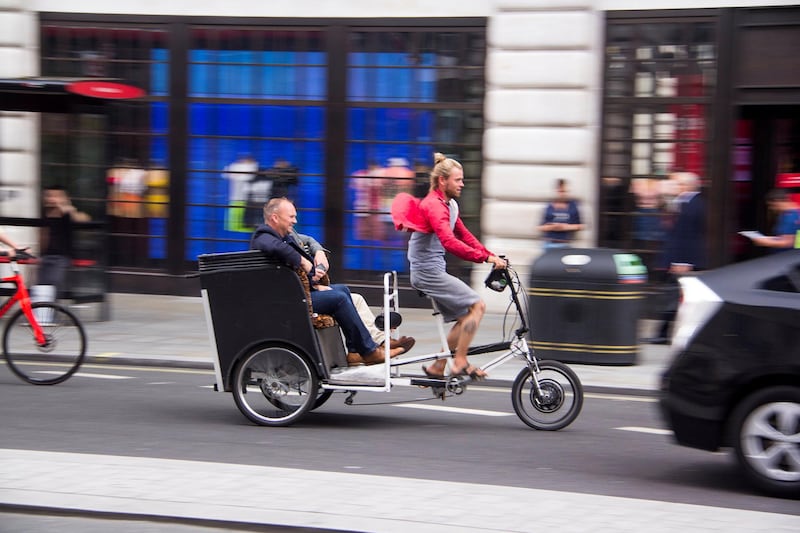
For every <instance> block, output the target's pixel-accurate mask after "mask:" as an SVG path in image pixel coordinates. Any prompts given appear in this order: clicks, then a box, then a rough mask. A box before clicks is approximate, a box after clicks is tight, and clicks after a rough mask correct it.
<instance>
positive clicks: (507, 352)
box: [322, 270, 539, 394]
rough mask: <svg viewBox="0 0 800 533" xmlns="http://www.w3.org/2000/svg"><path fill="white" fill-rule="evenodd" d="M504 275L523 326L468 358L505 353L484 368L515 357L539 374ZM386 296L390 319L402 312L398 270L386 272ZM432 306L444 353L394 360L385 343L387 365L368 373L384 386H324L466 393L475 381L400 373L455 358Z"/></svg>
mask: <svg viewBox="0 0 800 533" xmlns="http://www.w3.org/2000/svg"><path fill="white" fill-rule="evenodd" d="M503 275H504V277H505V279H506V283H507V285H508V287H509V290H511V298H512V301H513V303H514V307H515V310H516V312H517V315H518V316H519V318H520V322H521V325H520V327H518V328H517V329H516V330H515V331H514V337H513V338H512V339H511V340H510V341H502V342H497V343H492V344H485V345H480V346H471V347H470V348H469V349H468V351H467V355H478V354H486V353H493V352H503V353H502V354H500V355H499V356H497V357H495V358H494V359H492V360H491V361H489V362H488V363H486V364H484V365H483V366H481V367H480V369H481V370H483V371H484V372H487V373H488V372H489V371H490V370H492V369H493V368H496V367H498V366H500V365H502V364H504V363H506V362H507V361H509V360H511V359H512V358H519V359H522V360H524V361H525V363H526V365H527V366H528V368H529V369H530V371H531V373H532V374H534V375H537V374H538V373H539V367H538V362H537V359H536V357H535V356H534V354H533V350H532V348H531V347H530V346H529V344H528V341H527V339H526V338H525V335H526V334H527V332H528V326H527V323H526V320H525V314H524V312H523V310H522V306H521V304H520V301H519V297H518V295H517V290H516V288H515V286H514V283H513V280H512V278H511V275H510V273H509V272H508V270H504V271H503ZM383 293H384V294H383V316H384V317H389V316H390V313H391V312H399V291H398V282H397V272H396V271H392V272H386V273H385V274H384V276H383ZM431 304H432V307H433V316H434V317H435V320H436V325H437V329H438V333H439V339H440V341H441V346H442V350H441V351H439V352H434V353H427V354H420V355H413V356H400V357H397V358H391V357H390V353H389V351H390V347H389V343H388V342H385V343H384V349H385V350H386V351H385V358H384V359H385V362H384V364H382V365H375V366H374V367H368V368H370V369H375V370H372V371H370V370H366V372H374V374H375V378H376V379H379V378H378V372H380V373H381V377H382V381H383V384H382V385H380V384H375V385H372V384H371V385H365V386H359V385H354V384H348V385H337V384H330V383H324V384H322V388H323V389H331V390H346V391H351V392H355V391H360V390H369V391H373V392H388V391H390V390H391V389H392V387H393V386H395V385H404V386H432V387H445V388H447V389H448V390H450V391H451V392H455V393H456V394H460V393H461V392H463V385H464V384H466V383H467V382H469V381H471V378H470V377H469V376H459V377H457V378H454V377H448V378H444V379H436V378H428V377H416V376H402V375H401V373H400V369H401V367H403V366H405V365H409V364H414V363H422V362H426V361H437V360H440V359H447V358H450V357H452V356H453V353H452V352H451V351H450V350H449V349H447V333H446V332H445V324H444V319H443V317H442V314H441V312H440V311H439V309H438V308H437V307H436V302H434V301H433V300H431ZM390 328H391V326H390V321H389V320H384V335H385V338H386V339H390V338H391V329H390ZM357 368H358V367H357ZM348 371H350V372H354V371H353V370H352V369H348ZM348 371H345V372H348ZM359 371H360V372H364V370H357V371H355V372H359ZM534 383H535V385H534V387H535V388H536V389H537V393H538V392H539V390H538V382H536V380H534Z"/></svg>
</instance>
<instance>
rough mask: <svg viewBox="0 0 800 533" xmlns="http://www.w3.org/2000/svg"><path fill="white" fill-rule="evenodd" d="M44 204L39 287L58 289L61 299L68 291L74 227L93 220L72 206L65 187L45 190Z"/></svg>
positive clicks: (55, 186)
mask: <svg viewBox="0 0 800 533" xmlns="http://www.w3.org/2000/svg"><path fill="white" fill-rule="evenodd" d="M42 200H43V210H42V232H41V250H42V251H41V257H40V258H39V273H38V277H37V284H38V285H52V286H54V287H55V291H56V294H55V296H56V297H58V296H59V295H60V294H63V292H64V290H65V289H66V282H67V273H68V272H69V268H70V265H71V263H72V255H73V240H74V233H75V230H74V225H75V223H81V222H88V221H89V220H90V217H89V215H87V214H86V213H83V212H81V211H78V209H77V208H76V207H75V206H74V205H72V200H70V197H69V194H68V193H67V190H66V189H65V188H64V187H62V186H61V185H52V186H50V187H45V189H44V192H43V196H42Z"/></svg>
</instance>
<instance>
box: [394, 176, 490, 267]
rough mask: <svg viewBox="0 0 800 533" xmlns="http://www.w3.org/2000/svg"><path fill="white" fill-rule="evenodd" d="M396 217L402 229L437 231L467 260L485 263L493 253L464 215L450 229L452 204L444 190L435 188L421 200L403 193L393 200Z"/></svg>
mask: <svg viewBox="0 0 800 533" xmlns="http://www.w3.org/2000/svg"><path fill="white" fill-rule="evenodd" d="M392 219H393V220H394V224H395V227H396V228H397V229H398V230H407V231H419V232H421V233H435V234H436V236H437V237H438V238H439V241H441V243H442V246H443V247H444V249H445V250H447V251H448V252H450V253H451V254H453V255H455V256H456V257H458V258H460V259H464V260H465V261H472V262H473V263H483V262H484V261H486V259H487V258H488V257H489V256H490V255H491V252H489V250H487V249H486V248H485V247H484V246H483V245H482V244H481V243H480V241H479V240H478V239H477V238H475V236H474V235H473V234H472V233H470V231H469V230H468V229H467V227H466V226H465V225H464V223H463V222H462V221H461V217H458V218H457V219H456V223H455V226H454V227H453V228H452V229H450V206H449V205H448V201H447V199H446V198H445V196H444V193H442V192H441V191H438V190H436V191H431V192H429V193H428V195H427V196H426V197H425V198H423V199H422V201H420V200H419V199H417V198H414V197H413V196H411V195H410V194H408V193H401V194H398V195H397V197H395V199H394V201H393V202H392Z"/></svg>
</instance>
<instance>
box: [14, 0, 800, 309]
mask: <svg viewBox="0 0 800 533" xmlns="http://www.w3.org/2000/svg"><path fill="white" fill-rule="evenodd" d="M106 4H107V3H104V2H99V1H94V0H75V1H73V2H70V3H69V5H68V6H66V5H64V4H63V3H62V2H58V1H55V0H33V1H22V0H0V28H2V29H3V31H0V56H2V58H3V61H0V77H3V78H16V77H22V76H39V75H40V76H59V77H74V76H80V77H87V76H88V77H91V76H100V77H114V78H122V79H125V80H126V81H128V82H130V83H132V84H135V85H138V86H140V87H142V88H143V89H145V90H146V91H147V93H148V95H147V97H146V98H144V99H143V100H141V101H136V102H131V103H124V104H115V105H114V106H111V107H110V110H109V112H108V113H107V114H103V115H98V114H93V113H79V114H76V115H74V116H72V115H69V116H64V115H59V114H54V113H43V114H41V115H28V114H23V113H3V114H2V115H1V116H2V119H0V193H2V194H3V195H4V196H2V198H0V200H2V201H0V217H25V216H30V214H31V213H36V212H37V209H38V191H39V188H40V187H41V185H42V184H48V183H53V182H60V183H64V184H66V185H68V187H69V188H70V189H71V192H72V193H73V196H74V197H75V198H76V203H78V205H79V207H81V208H83V209H84V210H87V211H89V212H90V213H91V214H92V215H93V217H94V218H96V219H102V220H104V221H106V222H107V228H108V231H109V232H110V235H111V238H110V240H109V243H110V245H109V249H108V253H109V262H110V266H111V270H112V272H113V275H114V286H115V288H117V290H128V289H130V290H145V291H146V290H152V291H159V292H165V291H168V292H181V290H184V289H181V287H185V288H186V289H185V290H191V289H190V288H191V287H192V286H191V284H190V283H184V282H182V279H183V275H184V274H185V273H187V272H191V271H192V270H194V268H195V264H196V257H197V255H199V254H202V253H210V252H220V251H229V250H235V249H243V248H246V247H247V239H248V237H249V232H250V231H251V228H252V227H253V224H255V223H256V222H257V221H258V219H259V212H258V205H259V204H260V203H261V202H263V199H264V198H267V197H269V196H270V195H274V194H286V195H288V196H290V197H292V198H293V199H295V201H296V203H297V205H298V211H299V213H300V224H299V227H300V229H301V230H303V231H306V232H308V233H311V234H314V235H315V236H317V237H318V238H320V239H321V240H323V242H325V244H326V245H327V246H328V247H329V248H331V249H332V250H333V251H334V252H335V253H334V254H333V255H332V262H333V266H334V268H335V269H336V272H338V273H339V275H338V276H337V280H339V281H346V282H348V283H351V284H361V285H364V286H370V285H377V284H378V283H379V280H380V276H381V273H382V272H383V271H385V270H388V269H396V270H398V271H400V272H401V273H403V272H405V271H406V269H407V266H406V262H405V259H404V253H405V239H406V238H407V236H406V235H403V234H398V233H397V232H394V231H393V229H392V227H391V224H390V221H389V217H388V205H389V202H390V201H391V198H392V197H393V196H394V195H395V194H397V193H398V192H401V191H408V192H413V193H417V194H421V193H423V192H424V191H425V189H426V171H427V168H428V167H429V166H430V164H431V163H432V153H433V152H434V151H440V152H444V153H447V154H451V155H453V156H454V157H456V158H457V159H459V160H460V161H462V163H464V166H465V175H466V177H467V187H466V189H465V192H464V197H463V199H462V201H461V209H462V216H463V217H464V218H465V220H466V221H467V224H468V226H469V227H470V228H471V229H472V230H473V231H474V232H475V233H477V234H479V235H480V237H481V238H482V240H484V241H485V242H486V243H487V245H488V246H489V248H490V249H492V250H494V251H497V252H499V253H505V254H507V255H508V256H509V257H510V258H511V259H512V261H513V262H514V264H515V265H516V266H517V267H518V268H519V270H520V272H521V274H522V275H523V276H527V268H528V266H529V265H530V264H531V262H532V261H533V260H535V258H536V257H538V255H539V254H541V245H542V241H541V238H540V237H541V236H540V235H539V234H538V232H537V230H536V226H537V225H539V223H540V220H541V217H542V212H543V209H544V206H545V205H546V202H547V201H548V200H549V199H550V198H551V197H552V195H553V191H554V183H555V181H556V179H559V178H564V179H566V180H567V181H568V183H569V185H570V190H571V192H572V194H573V195H574V196H575V197H576V199H577V200H578V201H579V202H580V209H581V214H582V216H583V219H584V221H585V222H586V229H585V230H584V231H582V232H581V233H580V234H579V235H578V238H577V240H576V241H575V242H574V245H575V246H597V245H600V246H609V247H618V248H624V249H628V250H634V251H636V252H637V253H639V254H640V255H642V257H644V258H645V259H646V261H647V262H648V264H650V265H651V266H655V265H656V263H657V255H658V249H659V243H660V238H661V235H660V233H659V227H660V223H661V221H662V218H664V213H663V212H662V210H661V207H662V205H661V204H660V199H661V198H663V196H664V195H665V194H668V193H669V191H668V190H667V189H668V188H666V185H667V184H668V180H667V177H668V176H669V174H670V173H672V172H674V171H678V170H685V171H693V172H696V173H698V174H700V175H701V176H702V178H703V181H704V194H706V196H707V199H708V203H709V206H710V212H711V213H710V215H709V235H708V247H709V252H710V255H711V257H712V259H713V261H712V263H713V264H722V263H726V262H730V261H734V260H739V259H742V258H745V257H747V256H748V255H749V254H752V253H753V252H752V250H749V249H748V248H747V243H746V242H743V241H740V240H738V238H737V236H736V232H737V231H738V230H739V229H753V228H758V229H762V230H768V227H767V226H768V225H769V223H770V220H769V215H768V213H767V212H766V210H765V208H764V205H763V196H764V194H765V193H766V191H767V190H768V189H769V188H772V187H774V186H775V185H776V180H777V179H778V176H779V175H784V174H785V175H790V174H792V173H794V172H800V167H798V166H797V165H798V164H800V158H799V157H798V153H799V152H798V150H799V149H800V147H799V146H798V144H799V142H798V136H799V134H798V129H799V128H798V121H797V120H798V119H797V115H798V109H799V108H798V106H799V105H800V90H799V89H798V88H800V80H798V79H797V78H798V76H799V75H798V73H800V68H797V67H798V65H797V60H796V59H795V58H794V54H793V53H792V50H793V48H792V47H793V46H794V44H796V43H797V41H798V40H800V37H798V36H799V35H800V22H798V20H800V16H799V15H798V9H797V8H795V7H791V4H790V3H789V2H735V1H728V2H717V1H700V0H697V1H693V2H679V1H677V0H673V1H671V2H670V1H664V2H648V3H647V4H646V6H647V9H644V10H643V9H642V6H641V3H640V2H635V1H623V0H618V1H611V0H606V1H603V0H583V1H581V0H475V1H463V0H462V1H451V0H443V1H439V2H426V1H417V2H405V3H403V4H402V5H398V4H397V3H395V2H388V1H387V2H384V1H381V0H374V1H370V2H367V1H360V0H359V1H356V0H351V1H348V2H343V3H331V2H322V1H315V0H298V1H297V2H293V3H291V4H287V5H279V6H278V5H273V4H274V3H272V2H269V3H257V5H255V4H256V3H252V2H246V1H231V2H226V3H224V5H220V4H219V3H217V2H204V1H202V0H200V1H194V2H188V1H177V0H174V1H171V2H162V3H156V2H119V3H117V4H115V5H114V6H113V8H110V7H109V6H108V5H106ZM334 4H335V5H334ZM775 36H777V38H775ZM3 191H6V192H3ZM11 196H13V197H14V198H13V201H9V198H6V197H11ZM654 197H657V200H654ZM20 231H23V230H20ZM20 237H22V238H21V239H20V240H22V241H23V242H32V241H27V240H26V239H25V238H24V237H25V236H24V235H20ZM455 266H457V267H458V268H460V269H462V270H461V273H462V274H463V275H471V276H472V280H473V284H475V285H478V284H479V283H480V281H481V280H482V278H483V276H485V274H486V270H485V267H483V266H476V267H474V268H469V266H468V265H467V266H465V265H463V264H461V263H460V262H457V263H455ZM490 298H491V296H490ZM491 303H492V302H491V300H490V304H491ZM497 304H498V305H500V300H499V299H498V301H497Z"/></svg>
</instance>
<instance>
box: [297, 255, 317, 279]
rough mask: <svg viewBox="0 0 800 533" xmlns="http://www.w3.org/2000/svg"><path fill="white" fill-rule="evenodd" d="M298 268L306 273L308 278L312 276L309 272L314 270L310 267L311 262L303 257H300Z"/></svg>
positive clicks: (312, 266)
mask: <svg viewBox="0 0 800 533" xmlns="http://www.w3.org/2000/svg"><path fill="white" fill-rule="evenodd" d="M300 268H302V269H303V270H304V271H305V272H307V273H308V275H309V277H310V276H311V275H312V272H311V271H312V270H313V269H314V265H312V264H311V261H309V260H308V259H306V258H305V257H302V256H300Z"/></svg>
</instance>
